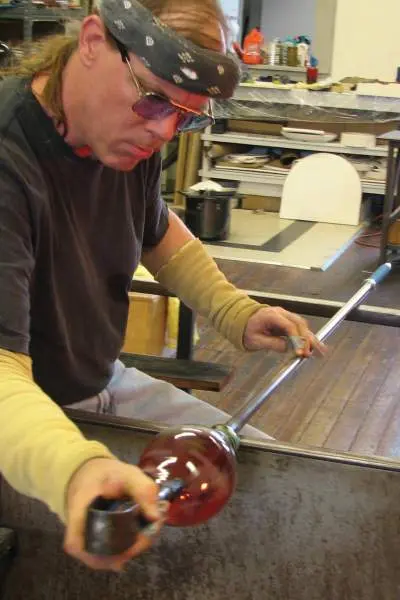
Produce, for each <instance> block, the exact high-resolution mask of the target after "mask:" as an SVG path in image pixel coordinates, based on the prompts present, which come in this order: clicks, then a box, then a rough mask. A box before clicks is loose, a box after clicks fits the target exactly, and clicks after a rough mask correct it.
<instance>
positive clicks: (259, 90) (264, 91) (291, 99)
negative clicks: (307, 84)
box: [232, 83, 400, 115]
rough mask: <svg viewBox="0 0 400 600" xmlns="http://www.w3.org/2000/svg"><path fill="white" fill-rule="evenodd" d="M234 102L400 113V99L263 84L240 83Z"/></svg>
mask: <svg viewBox="0 0 400 600" xmlns="http://www.w3.org/2000/svg"><path fill="white" fill-rule="evenodd" d="M232 100H233V101H242V102H267V103H268V104H292V105H293V104H294V105H297V106H301V107H304V106H310V107H314V108H337V109H345V110H357V111H374V112H389V113H394V114H397V115H399V114H400V99H398V98H386V97H381V96H378V97H375V96H364V95H361V94H356V93H353V92H347V93H343V94H339V93H336V92H320V91H313V90H312V91H310V90H305V89H301V88H292V89H282V88H274V87H272V86H271V84H263V83H258V84H254V83H242V84H240V85H239V86H238V87H237V88H236V90H235V94H234V96H233V99H232Z"/></svg>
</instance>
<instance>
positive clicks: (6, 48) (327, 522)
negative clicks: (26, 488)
mask: <svg viewBox="0 0 400 600" xmlns="http://www.w3.org/2000/svg"><path fill="white" fill-rule="evenodd" d="M220 4H221V7H222V9H223V12H224V14H225V17H226V20H227V22H228V25H229V39H228V42H229V43H228V46H229V48H228V51H229V52H230V53H231V55H232V57H233V59H234V60H235V61H236V63H237V64H238V65H239V67H240V81H239V83H238V85H237V87H236V89H235V91H234V94H233V96H232V97H231V98H228V99H225V98H216V99H213V100H212V101H211V105H212V113H213V121H212V123H210V124H209V125H208V126H207V128H206V129H204V130H202V131H196V132H193V133H191V132H187V133H180V134H179V135H176V136H175V137H174V139H172V140H171V142H169V143H168V144H166V145H165V147H164V148H163V149H162V151H161V153H162V175H161V191H162V195H163V199H164V201H165V202H166V204H167V206H168V208H169V210H170V211H172V212H174V213H175V214H176V215H178V216H179V217H180V218H181V219H182V220H183V222H184V223H185V224H186V226H187V228H188V229H189V230H190V231H191V232H192V234H193V235H194V236H195V237H196V238H198V239H200V240H201V241H202V242H203V244H204V245H205V247H206V249H207V251H208V253H209V254H210V255H211V256H212V257H213V258H214V259H215V261H216V262H217V265H218V267H219V268H220V270H221V271H222V272H223V273H224V274H225V275H226V277H227V278H228V279H229V281H231V282H232V283H233V284H234V285H235V286H236V287H237V288H239V289H242V290H245V291H246V292H247V293H248V294H249V296H250V297H251V298H253V299H255V300H257V301H258V302H260V303H261V304H262V305H266V306H280V307H282V308H284V309H286V310H290V311H294V312H296V313H298V314H299V315H301V316H303V317H304V318H305V319H306V320H307V322H308V324H309V327H310V328H311V330H312V331H313V332H314V333H315V336H316V338H317V339H318V340H320V341H321V342H324V343H325V344H326V346H327V349H328V350H327V353H326V355H324V356H317V355H316V353H314V354H313V355H312V356H311V357H310V358H299V357H298V356H296V355H295V354H294V353H293V348H290V347H288V350H287V352H286V353H284V354H282V355H278V354H276V353H274V352H271V351H257V352H249V353H245V352H243V351H240V350H237V349H235V348H234V347H233V346H232V345H231V344H230V342H229V341H227V340H225V339H224V338H223V337H222V336H221V335H220V334H219V333H217V332H216V331H215V330H214V329H213V327H212V326H211V325H210V323H208V322H207V321H206V320H205V319H204V318H203V317H202V316H200V315H197V314H196V313H195V312H193V311H192V310H191V309H190V308H188V307H187V306H186V305H185V304H183V302H181V301H180V300H179V299H178V298H177V297H175V296H174V295H173V294H172V293H170V292H169V291H168V290H166V289H165V288H163V287H162V286H161V285H160V284H159V283H158V282H157V281H156V280H155V279H154V278H153V277H152V275H151V274H150V273H149V271H148V270H146V268H145V267H144V265H142V264H140V265H139V267H138V268H137V270H136V271H135V273H134V274H133V278H132V284H131V291H130V293H129V317H128V322H127V327H126V333H125V340H124V346H123V349H122V353H121V360H122V361H123V362H124V364H126V365H127V366H129V367H135V368H137V369H140V370H142V371H144V372H146V373H149V374H150V375H152V376H154V377H158V378H160V379H162V380H164V381H168V382H170V383H171V384H173V385H175V386H176V387H178V388H180V389H183V390H186V391H190V392H191V393H192V394H193V395H195V396H196V397H197V398H200V399H202V400H204V401H206V402H208V403H210V404H211V405H213V406H218V407H219V408H221V409H222V410H224V411H225V412H226V413H228V414H229V415H230V419H229V420H227V421H226V422H221V423H215V425H214V426H213V427H202V426H199V425H198V424H196V423H193V424H192V425H187V426H182V427H175V428H171V427H167V426H165V425H164V424H162V423H155V422H144V421H143V422H141V421H134V420H130V419H125V418H121V417H116V416H112V415H106V414H105V415H94V414H88V413H85V412H84V411H82V412H81V411H79V410H72V409H67V411H66V412H67V414H68V416H69V417H70V418H71V420H73V421H74V422H75V423H76V425H77V427H78V428H79V429H81V431H82V432H83V433H84V435H85V436H86V437H88V438H89V439H96V440H100V441H102V442H103V443H104V444H106V445H107V446H108V447H109V448H110V449H111V451H112V452H113V453H114V454H115V455H117V456H119V457H122V458H123V459H124V460H126V461H128V462H130V463H131V464H134V465H139V466H140V467H142V468H144V469H145V470H146V471H147V472H151V473H152V474H153V475H154V478H155V479H156V480H157V482H159V483H160V499H161V500H164V501H167V502H169V503H170V504H169V506H170V509H169V512H168V515H167V518H166V526H165V527H164V528H163V529H162V531H161V533H160V535H159V539H158V540H157V542H156V543H155V544H154V546H153V548H152V549H151V550H150V551H149V552H147V553H145V554H143V555H142V556H140V557H139V558H137V559H136V560H134V561H132V562H131V563H129V566H127V567H126V568H125V570H124V572H123V573H122V574H115V573H105V572H96V571H91V570H89V569H87V568H86V567H83V566H82V565H80V564H78V562H77V561H75V560H74V559H72V558H71V557H68V556H67V555H65V553H64V552H63V547H62V539H63V526H62V524H61V523H60V522H59V521H58V520H57V518H56V517H55V515H54V514H52V513H51V512H50V511H49V510H48V509H47V508H46V507H45V506H43V505H42V504H40V503H39V502H38V501H36V500H34V499H32V498H29V497H27V496H23V495H21V494H19V493H18V492H17V491H15V490H14V489H12V488H11V486H10V485H9V484H8V483H7V482H6V481H5V479H3V478H1V476H0V600H22V599H24V600H42V599H47V598H48V599H49V600H75V599H81V598H82V599H83V598H84V599H85V600H103V599H104V600H105V599H107V600H108V599H109V598H113V599H114V600H123V599H127V598H138V599H143V600H153V599H154V600H155V599H156V598H157V599H160V600H172V599H173V600H203V599H205V598H206V599H209V600H222V599H226V598H232V599H236V598H237V599H240V600H267V599H268V600H321V599H324V600H347V599H348V600H398V598H399V589H400V587H399V586H400V373H399V362H400V307H399V306H398V304H399V298H400V186H399V182H400V38H399V35H398V23H399V21H400V4H399V2H398V0H382V1H381V2H377V0H369V1H368V2H362V1H361V0H221V2H220ZM91 10H92V6H91V0H11V1H10V0H0V78H4V79H6V78H7V77H8V75H7V74H5V73H6V72H7V67H9V66H10V65H15V64H18V62H19V61H20V60H22V59H23V58H24V57H25V55H26V54H27V53H33V54H34V53H35V48H36V47H39V46H40V44H41V41H42V40H43V39H45V38H46V37H47V36H49V35H52V34H54V33H59V32H64V31H68V28H69V27H72V26H73V23H74V22H75V21H80V20H82V19H83V18H84V17H85V16H86V15H87V14H88V13H89V12H90V11H91ZM0 84H1V83H0ZM1 110H2V107H1V106H0V111H1ZM0 143H1V140H0ZM0 194H1V191H0ZM0 202H1V199H0ZM0 235H1V223H0ZM0 260H1V259H0ZM199 277H201V273H200V274H199ZM0 326H1V323H0ZM397 359H399V362H398V360H397ZM247 424H251V425H253V426H254V427H257V428H258V429H260V430H261V431H263V432H265V433H266V434H268V435H269V436H271V439H270V440H265V439H260V440H254V439H249V438H247V437H246V436H245V435H241V430H242V429H243V427H244V426H245V425H247ZM0 431H1V429H0ZM188 465H189V466H188ZM194 473H195V476H194ZM147 525H148V522H147V521H146V520H145V519H144V518H143V515H141V514H140V511H139V509H138V506H137V505H136V504H135V502H133V501H131V500H127V499H126V498H123V499H121V501H120V502H116V501H111V500H107V499H105V498H99V501H98V502H97V503H96V504H94V505H93V506H92V507H91V510H90V511H89V514H88V519H87V522H86V543H87V547H86V549H87V551H88V552H90V553H93V554H96V555H112V554H113V553H114V554H119V553H121V552H124V551H126V550H127V549H128V548H129V547H130V546H131V545H132V543H133V541H134V540H135V539H136V537H137V536H138V535H139V534H140V532H141V530H142V529H143V528H144V527H146V526H147Z"/></svg>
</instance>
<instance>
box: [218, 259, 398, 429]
mask: <svg viewBox="0 0 400 600" xmlns="http://www.w3.org/2000/svg"><path fill="white" fill-rule="evenodd" d="M390 270H391V264H390V263H385V264H384V265H381V266H380V267H379V268H378V269H377V270H376V271H375V272H374V273H373V274H372V275H371V277H369V278H368V279H366V280H365V282H364V284H363V285H362V287H361V288H360V289H359V290H358V291H357V292H356V293H355V294H354V295H353V296H352V297H351V298H350V300H348V301H347V302H346V303H345V305H344V306H343V307H342V308H341V309H340V310H339V311H338V312H337V313H336V314H335V315H334V316H333V317H332V318H331V319H330V320H329V321H328V322H327V323H326V324H325V325H324V326H323V327H322V328H321V329H320V330H319V331H318V333H317V334H316V337H317V338H318V339H319V340H320V341H321V342H323V341H324V340H326V338H327V337H328V336H329V335H331V334H332V333H333V332H334V331H335V330H336V329H337V327H338V326H339V325H340V324H341V323H342V321H344V319H345V318H346V315H347V314H348V313H349V312H351V311H352V310H354V308H355V307H357V306H359V304H361V302H362V301H363V300H365V298H366V297H367V296H368V294H369V293H370V292H371V291H372V290H373V289H375V287H376V286H377V284H378V283H380V282H381V281H382V280H383V279H384V278H385V277H386V276H387V275H388V274H389V273H390ZM306 361H307V359H306V358H300V357H297V358H294V359H293V360H292V361H291V362H290V363H289V365H288V366H287V367H285V368H284V369H283V370H282V371H281V372H280V373H279V374H278V375H277V376H276V377H275V379H274V380H273V381H272V383H271V384H270V385H269V386H268V388H267V389H266V390H264V391H263V392H261V394H259V395H258V396H257V397H256V398H254V399H252V400H250V402H248V403H247V404H245V405H244V407H242V408H241V409H240V410H239V411H237V412H236V413H235V414H234V415H233V416H232V418H231V419H229V421H228V422H227V423H226V424H225V427H228V428H229V429H230V430H231V431H232V432H234V433H236V434H237V433H239V431H240V430H241V429H242V428H243V427H244V425H246V423H247V422H248V421H249V420H250V419H251V417H252V416H253V415H254V413H256V412H257V411H258V410H259V409H260V408H261V406H263V405H264V403H265V402H266V401H267V400H268V398H269V397H270V396H271V394H272V393H273V392H274V391H275V390H276V389H277V388H278V387H279V386H280V385H281V384H282V383H283V382H284V381H286V380H287V379H288V378H289V377H290V376H291V375H292V374H293V373H294V372H295V371H296V370H297V369H298V368H299V367H300V366H301V365H302V364H304V363H305V362H306Z"/></svg>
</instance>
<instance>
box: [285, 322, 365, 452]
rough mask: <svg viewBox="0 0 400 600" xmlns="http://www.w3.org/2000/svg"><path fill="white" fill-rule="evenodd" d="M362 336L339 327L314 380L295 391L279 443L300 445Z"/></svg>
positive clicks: (355, 329)
mask: <svg viewBox="0 0 400 600" xmlns="http://www.w3.org/2000/svg"><path fill="white" fill-rule="evenodd" d="M361 339H362V334H361V331H360V326H356V325H353V324H343V325H342V327H341V328H340V329H339V330H338V331H337V332H336V333H335V335H334V336H333V337H332V338H331V346H330V348H331V350H330V355H329V357H327V358H325V359H324V360H323V361H322V362H321V364H319V365H318V369H317V370H316V373H315V377H314V378H313V379H310V382H309V384H307V383H306V385H305V386H304V387H303V388H302V389H300V390H299V391H298V395H297V402H296V406H295V407H294V410H293V412H292V413H291V414H290V415H288V416H287V418H286V419H284V420H282V425H281V428H280V429H279V430H277V432H276V437H278V439H281V440H286V441H292V442H296V443H300V442H301V441H302V438H303V434H304V432H305V431H306V430H307V428H308V427H309V425H310V424H311V423H312V421H313V419H314V418H315V415H316V413H317V411H318V409H319V407H320V406H321V405H322V403H323V402H324V401H325V399H326V397H327V395H328V393H329V389H330V387H331V386H332V385H334V383H335V381H336V379H337V374H338V373H341V372H343V370H344V369H345V367H346V364H347V362H348V360H349V353H350V352H351V351H352V350H353V348H354V347H355V346H356V345H357V344H358V343H360V341H361Z"/></svg>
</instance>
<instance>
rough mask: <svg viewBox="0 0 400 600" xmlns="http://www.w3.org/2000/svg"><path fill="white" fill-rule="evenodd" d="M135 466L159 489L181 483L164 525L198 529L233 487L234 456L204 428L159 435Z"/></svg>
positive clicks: (220, 439)
mask: <svg viewBox="0 0 400 600" xmlns="http://www.w3.org/2000/svg"><path fill="white" fill-rule="evenodd" d="M139 466H140V468H141V469H143V470H144V471H145V472H146V473H148V474H149V475H151V476H152V477H153V478H154V479H155V480H156V481H157V483H158V484H160V485H162V484H163V483H165V482H166V481H170V480H172V479H181V480H183V481H184V482H185V488H184V490H183V491H182V492H181V494H180V495H179V496H178V497H177V498H176V499H175V500H172V501H171V504H170V509H169V513H168V518H167V524H168V525H175V526H179V527H184V526H188V525H198V524H199V523H204V522H205V521H208V519H210V518H211V517H213V516H214V515H216V514H217V513H218V512H219V511H220V510H221V509H222V508H223V507H224V506H225V505H226V503H227V502H228V500H229V498H230V497H231V495H232V493H233V491H234V489H235V485H236V455H235V452H234V449H233V448H232V446H231V444H230V443H229V441H228V440H227V439H226V438H225V437H224V436H223V434H221V433H219V432H216V431H213V430H211V429H207V428H205V427H194V426H187V427H180V428H176V429H168V430H166V431H163V432H162V433H160V434H159V435H158V436H157V437H155V438H154V440H153V441H152V442H151V443H150V444H149V446H147V447H146V449H145V451H144V452H143V454H142V456H141V458H140V461H139Z"/></svg>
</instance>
